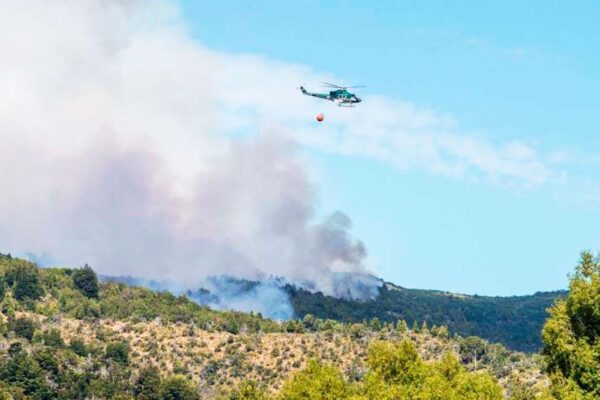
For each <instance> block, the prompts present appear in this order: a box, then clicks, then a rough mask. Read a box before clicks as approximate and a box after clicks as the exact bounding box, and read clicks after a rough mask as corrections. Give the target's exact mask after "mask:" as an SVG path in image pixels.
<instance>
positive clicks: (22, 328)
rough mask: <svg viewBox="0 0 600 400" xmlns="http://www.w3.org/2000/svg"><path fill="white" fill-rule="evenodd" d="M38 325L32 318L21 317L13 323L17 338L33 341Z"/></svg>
mask: <svg viewBox="0 0 600 400" xmlns="http://www.w3.org/2000/svg"><path fill="white" fill-rule="evenodd" d="M36 325H37V324H36V323H35V322H34V321H33V320H32V319H30V318H27V317H20V318H17V319H15V320H14V321H13V323H12V330H13V331H15V334H16V335H17V336H20V337H22V338H25V339H27V340H31V339H32V338H33V334H34V332H35V329H36V327H37V326H36Z"/></svg>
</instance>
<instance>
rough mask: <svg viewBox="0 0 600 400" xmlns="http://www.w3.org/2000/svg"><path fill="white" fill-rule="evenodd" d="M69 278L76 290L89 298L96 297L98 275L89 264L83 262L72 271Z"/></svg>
mask: <svg viewBox="0 0 600 400" xmlns="http://www.w3.org/2000/svg"><path fill="white" fill-rule="evenodd" d="M71 278H72V279H73V284H74V285H75V287H76V288H77V290H79V291H80V292H81V293H82V294H83V295H84V296H86V297H89V298H97V297H98V277H97V276H96V272H94V270H93V269H92V268H91V267H90V266H89V265H87V264H85V266H84V267H83V268H79V269H76V270H75V271H73V274H72V275H71Z"/></svg>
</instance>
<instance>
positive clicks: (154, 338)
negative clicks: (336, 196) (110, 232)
mask: <svg viewBox="0 0 600 400" xmlns="http://www.w3.org/2000/svg"><path fill="white" fill-rule="evenodd" d="M0 289H1V290H0V301H1V305H2V308H1V312H0V398H15V399H16V398H20V399H87V398H102V399H104V398H118V399H132V398H140V397H139V393H140V391H146V392H147V391H151V392H152V393H153V396H152V397H146V398H181V399H198V398H199V397H201V398H216V397H218V396H219V395H227V394H228V392H229V391H230V390H231V388H234V387H237V386H238V385H240V384H242V383H243V382H242V381H243V380H244V379H251V380H252V381H254V382H257V384H258V385H260V387H262V388H264V389H265V390H266V391H268V392H270V393H277V392H279V390H280V389H281V387H282V385H283V383H284V382H285V381H287V380H289V379H290V378H291V377H292V376H293V374H294V373H296V372H297V371H300V370H303V369H304V368H305V367H306V366H307V365H308V364H309V361H310V360H311V359H316V360H319V362H322V363H326V364H328V365H331V366H332V367H334V368H337V369H338V370H339V371H341V372H340V373H341V374H343V376H344V379H345V380H346V381H347V382H358V381H362V380H363V378H364V377H365V374H366V372H367V371H368V367H367V358H368V355H369V348H370V346H371V344H372V343H373V342H374V341H378V340H383V341H386V342H390V343H401V342H402V341H404V342H406V341H408V342H410V343H412V346H414V347H415V349H416V350H417V351H418V353H419V357H422V358H423V360H424V361H425V362H434V361H436V360H439V359H440V357H441V356H442V355H443V354H454V355H455V357H456V360H460V361H461V362H462V364H463V367H461V368H464V369H465V371H477V373H478V374H487V373H489V374H491V375H492V376H494V377H495V378H496V379H498V380H499V381H500V383H501V385H502V386H503V388H504V389H505V390H506V393H508V391H510V388H511V387H512V385H513V382H514V381H515V380H518V381H519V382H525V384H526V385H527V386H531V387H540V386H543V385H545V382H546V381H547V379H546V378H545V377H544V375H543V374H541V372H540V363H539V358H538V357H537V356H529V355H526V354H523V353H515V352H511V351H509V350H507V349H506V348H504V347H503V346H501V345H495V344H489V343H487V342H486V341H483V340H481V339H479V338H476V337H469V338H461V337H450V336H449V335H448V332H447V330H446V328H444V327H431V329H427V328H425V329H422V328H418V329H415V330H410V329H407V327H406V325H405V324H398V325H397V326H395V325H393V324H374V323H373V324H368V325H365V324H360V323H359V324H345V323H339V322H336V321H332V320H321V319H318V318H314V317H310V316H307V317H305V318H303V320H302V321H297V320H292V321H284V322H277V321H272V320H267V319H264V318H262V317H260V316H257V315H254V314H248V313H239V312H220V311H213V310H210V309H208V308H206V307H204V306H201V305H198V304H196V303H194V302H192V301H190V300H189V299H188V298H187V297H186V296H178V297H176V296H174V295H173V294H171V293H168V292H162V293H158V292H153V291H151V290H148V289H144V288H139V287H130V286H127V285H125V284H122V283H98V282H97V279H96V275H95V274H94V273H93V271H92V270H91V269H89V268H83V269H67V268H60V269H59V268H55V269H40V268H37V267H36V266H35V265H33V264H31V263H28V262H26V261H24V260H18V259H13V258H11V257H5V256H2V255H0ZM456 362H457V363H458V361H456ZM478 376H479V375H478ZM491 382H492V384H494V385H495V383H494V382H495V381H491ZM165 393H179V394H178V395H177V396H178V397H173V396H171V397H168V396H167V397H165ZM182 393H187V395H186V396H183V395H181V396H180V394H182ZM161 396H162V397H161ZM232 398H233V397H232ZM235 398H238V399H239V397H235Z"/></svg>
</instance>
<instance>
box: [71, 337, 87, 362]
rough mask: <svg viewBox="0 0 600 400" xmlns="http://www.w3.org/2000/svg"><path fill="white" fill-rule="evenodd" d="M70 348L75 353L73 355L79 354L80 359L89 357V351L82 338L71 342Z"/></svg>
mask: <svg viewBox="0 0 600 400" xmlns="http://www.w3.org/2000/svg"><path fill="white" fill-rule="evenodd" d="M69 348H70V349H71V350H72V351H73V353H75V354H77V355H78V356H80V357H85V356H87V355H88V349H87V347H86V345H85V343H84V341H83V340H81V339H80V338H74V339H73V340H71V343H70V344H69Z"/></svg>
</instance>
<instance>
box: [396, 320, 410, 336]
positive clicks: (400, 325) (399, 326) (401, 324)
mask: <svg viewBox="0 0 600 400" xmlns="http://www.w3.org/2000/svg"><path fill="white" fill-rule="evenodd" d="M396 330H397V331H398V332H400V333H404V332H406V331H408V325H407V324H406V321H405V320H403V319H399V320H398V322H397V323H396Z"/></svg>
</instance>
